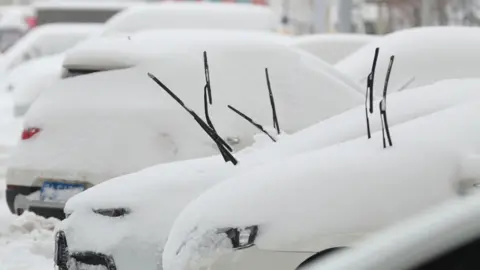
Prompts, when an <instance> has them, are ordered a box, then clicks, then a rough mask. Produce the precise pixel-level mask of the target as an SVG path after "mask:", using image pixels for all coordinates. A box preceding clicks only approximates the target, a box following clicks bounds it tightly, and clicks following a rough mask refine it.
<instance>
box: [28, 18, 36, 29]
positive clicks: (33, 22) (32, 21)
mask: <svg viewBox="0 0 480 270" xmlns="http://www.w3.org/2000/svg"><path fill="white" fill-rule="evenodd" d="M25 22H26V23H27V25H28V28H33V27H35V26H37V18H36V17H25Z"/></svg>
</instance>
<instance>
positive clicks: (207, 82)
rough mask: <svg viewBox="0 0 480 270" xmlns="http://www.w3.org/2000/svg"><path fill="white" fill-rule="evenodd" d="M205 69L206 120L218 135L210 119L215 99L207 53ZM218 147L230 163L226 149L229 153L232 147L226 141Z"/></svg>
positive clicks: (204, 53)
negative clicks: (209, 108)
mask: <svg viewBox="0 0 480 270" xmlns="http://www.w3.org/2000/svg"><path fill="white" fill-rule="evenodd" d="M203 69H204V72H205V86H204V87H203V106H204V110H205V120H206V121H207V125H208V126H209V127H210V128H211V129H212V130H213V131H214V132H215V133H217V131H216V130H215V127H214V126H213V123H212V120H211V119H210V114H209V110H208V106H209V105H212V103H213V98H212V86H211V84H210V69H209V67H208V57H207V52H206V51H204V52H203ZM222 141H223V140H222ZM216 143H217V142H216ZM223 143H225V144H223ZM217 146H218V150H219V151H220V154H222V156H223V159H224V160H225V161H228V160H229V159H230V158H229V157H228V154H227V153H226V152H225V148H226V149H228V151H230V152H232V148H231V147H230V145H228V144H227V143H226V142H225V141H223V142H222V145H217Z"/></svg>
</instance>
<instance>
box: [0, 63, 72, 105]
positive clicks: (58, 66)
mask: <svg viewBox="0 0 480 270" xmlns="http://www.w3.org/2000/svg"><path fill="white" fill-rule="evenodd" d="M63 58H64V55H63V54H56V55H52V56H45V57H40V58H38V59H34V60H32V61H28V62H26V63H24V64H21V65H20V66H18V67H16V68H14V69H13V70H12V71H11V72H10V73H9V74H8V76H7V78H6V82H5V83H6V85H7V88H8V90H9V91H13V98H14V103H15V106H23V107H28V106H30V104H32V103H33V102H34V101H35V99H37V97H38V96H39V95H40V93H41V92H43V91H44V90H46V89H48V88H49V87H50V86H52V85H53V84H54V83H55V82H56V81H58V80H60V78H61V75H62V71H63V68H62V62H63Z"/></svg>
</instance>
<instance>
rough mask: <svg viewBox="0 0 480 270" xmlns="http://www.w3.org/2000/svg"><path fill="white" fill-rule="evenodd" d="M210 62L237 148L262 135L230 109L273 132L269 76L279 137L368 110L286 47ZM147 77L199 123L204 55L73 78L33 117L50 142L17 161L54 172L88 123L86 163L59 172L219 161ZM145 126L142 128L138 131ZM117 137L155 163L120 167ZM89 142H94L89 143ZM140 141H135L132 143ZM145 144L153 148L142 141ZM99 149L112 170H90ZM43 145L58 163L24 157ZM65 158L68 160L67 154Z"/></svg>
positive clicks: (244, 51)
mask: <svg viewBox="0 0 480 270" xmlns="http://www.w3.org/2000/svg"><path fill="white" fill-rule="evenodd" d="M208 60H209V67H210V74H211V75H210V78H211V81H212V82H211V84H212V89H213V98H214V100H216V101H215V103H214V104H218V105H214V106H213V107H212V109H211V115H212V119H214V120H213V122H214V123H215V128H216V130H218V132H219V134H222V137H224V138H229V137H230V138H239V143H238V144H237V147H239V148H240V147H245V146H248V145H250V144H251V143H252V142H253V139H252V135H253V134H255V133H256V131H257V130H256V129H255V128H254V127H252V126H251V125H250V124H249V123H248V122H246V121H245V120H244V119H242V118H240V117H238V116H237V115H236V114H234V113H233V112H231V111H230V110H229V109H228V108H227V107H226V106H227V105H232V106H234V107H236V108H237V109H239V110H242V111H244V112H245V113H246V114H248V115H249V116H251V117H252V118H253V119H256V121H259V122H263V123H270V122H271V111H270V102H269V99H268V91H267V85H266V79H265V68H268V69H269V73H270V79H271V82H272V89H274V90H272V91H274V92H275V99H276V103H277V109H278V115H279V118H280V119H283V122H284V123H283V124H282V129H284V130H285V131H286V132H295V131H297V130H300V129H302V128H305V127H307V126H309V125H311V124H313V123H316V122H318V121H320V120H322V119H325V118H328V117H331V116H333V115H335V114H338V113H340V112H343V111H345V110H348V109H350V108H352V107H354V106H357V105H358V104H361V103H362V102H363V95H361V94H360V93H358V92H357V90H356V89H353V88H351V87H350V86H349V85H347V84H345V83H344V82H343V81H341V80H340V79H337V78H335V77H333V76H332V75H330V73H328V72H326V71H324V70H323V69H322V68H321V66H322V65H323V63H322V62H321V61H320V60H318V59H317V58H315V57H314V56H311V55H310V54H305V53H303V52H302V51H300V50H298V49H295V48H291V47H288V46H285V45H282V44H279V43H275V42H271V43H266V42H264V43H262V44H261V45H260V46H259V45H258V44H257V43H253V44H250V45H249V44H247V43H243V44H238V45H236V46H230V47H225V48H223V47H222V49H218V50H216V49H212V50H209V51H208ZM147 72H151V73H152V74H154V75H156V76H158V78H159V79H160V80H162V81H163V82H164V83H165V84H166V85H167V86H169V87H170V88H171V89H172V91H174V92H175V93H177V94H178V95H179V96H180V97H181V98H182V99H184V101H185V103H186V104H188V106H189V107H191V108H193V109H195V110H196V111H197V112H198V113H199V114H202V112H203V110H204V107H203V88H204V85H205V71H204V61H203V58H202V52H201V51H199V52H190V53H180V54H176V53H174V52H172V53H169V54H165V55H162V57H159V58H157V59H156V61H154V62H149V63H145V64H142V65H139V66H136V67H133V68H128V69H123V70H115V71H107V72H98V73H94V74H91V75H83V76H78V77H73V78H69V79H66V80H62V81H59V82H57V83H56V84H55V85H54V86H52V88H51V89H49V90H48V91H45V92H44V93H42V95H41V96H40V98H39V99H38V100H37V101H36V102H35V103H34V104H33V106H32V107H31V109H30V110H29V112H28V113H27V115H26V120H25V123H26V125H27V126H43V127H45V128H44V130H43V131H42V132H43V134H45V135H42V136H38V137H37V138H36V143H35V144H28V145H25V147H24V149H23V150H22V145H21V146H20V147H19V150H18V151H19V152H22V151H25V152H24V154H21V153H19V154H18V155H19V158H17V159H16V161H18V163H20V164H22V165H23V166H31V164H32V163H34V164H35V166H47V164H52V162H51V160H52V159H55V160H58V159H61V158H60V157H55V155H59V154H58V153H56V150H55V149H56V148H57V146H56V145H51V144H52V143H53V141H56V140H57V139H56V137H57V136H63V135H61V134H63V133H69V132H74V130H76V129H79V128H81V127H82V126H83V124H85V125H87V124H88V123H91V124H92V127H88V128H86V130H84V131H82V132H81V133H82V136H81V138H82V139H81V140H80V141H79V142H77V141H74V142H72V143H71V144H70V146H71V147H74V148H75V149H76V151H78V156H79V158H81V159H82V162H79V161H78V160H75V162H73V161H72V163H71V164H63V161H62V160H59V162H58V163H55V166H58V168H57V169H59V168H62V166H64V167H67V168H72V167H77V166H79V167H81V168H82V169H84V170H86V171H91V170H92V171H95V172H98V171H100V172H105V171H106V172H118V171H119V173H122V174H123V173H126V172H133V171H136V170H139V169H142V168H145V167H148V166H152V165H155V164H159V163H162V162H168V161H174V160H183V159H188V158H194V157H200V156H208V155H212V154H216V153H218V152H217V149H216V147H215V145H214V143H213V142H212V141H211V140H210V138H208V136H207V135H206V134H205V133H204V132H203V131H202V130H201V129H200V127H198V125H197V124H196V123H195V121H194V120H193V119H192V118H191V117H190V115H188V114H187V113H186V112H185V111H184V110H183V109H182V108H181V107H180V106H179V104H177V103H176V102H175V101H174V100H173V99H171V98H169V97H168V95H166V93H165V92H164V91H163V90H162V89H161V88H160V87H159V86H157V85H156V84H155V83H154V82H153V81H152V80H151V79H150V78H149V77H148V76H147ZM119 78H121V79H119ZM215 89H218V90H215ZM254 93H260V95H261V93H264V94H265V95H266V96H265V98H264V99H262V98H253V95H254ZM255 97H257V95H256V94H255ZM102 118H103V119H112V118H113V119H115V120H113V121H114V123H116V124H112V125H113V127H111V128H110V129H105V128H104V124H102V123H103V122H102V121H100V120H96V119H102ZM85 119H88V120H85ZM120 119H122V120H121V121H120ZM139 119H143V120H139ZM171 119H175V120H176V121H172V120H171ZM104 121H107V120H104ZM119 121H120V122H119ZM57 125H62V126H64V128H61V131H60V132H59V134H56V135H55V134H52V135H51V136H47V132H50V131H51V132H53V133H54V132H55V130H56V129H55V128H48V126H52V127H54V126H57ZM72 125H73V126H72ZM125 125H127V126H128V125H133V126H135V128H131V129H126V128H125ZM143 125H145V127H144V128H140V127H138V126H143ZM67 126H68V127H69V128H67ZM70 126H72V127H70ZM114 128H117V129H119V131H118V132H119V133H120V134H124V135H123V136H127V137H128V138H130V139H128V140H129V141H132V140H133V141H135V142H138V144H137V143H135V144H133V143H132V144H131V146H128V148H129V149H130V148H133V149H130V150H129V151H143V150H145V151H144V152H148V153H152V154H151V156H148V155H146V154H143V155H144V156H145V159H148V160H149V161H148V162H146V161H145V159H142V158H140V157H135V158H134V157H133V156H132V157H131V158H127V159H125V160H124V161H118V159H115V158H114V157H115V156H118V155H119V151H121V152H123V150H122V149H123V147H120V148H118V147H116V145H115V144H112V143H110V141H111V138H110V136H107V134H111V133H112V132H113V131H114V130H115V129H114ZM49 130H50V131H49ZM101 132H103V133H102V134H103V135H102V134H101ZM60 133H61V134H60ZM127 134H128V135H127ZM159 134H164V135H162V136H163V137H164V138H163V137H162V138H158V136H161V135H159ZM69 136H72V135H69ZM88 136H91V138H92V139H91V140H88ZM135 136H137V137H138V140H135V139H132V138H134V137H135ZM66 137H68V136H67V135H64V138H66ZM74 137H75V136H74ZM127 137H126V138H127ZM143 137H146V138H145V139H143V140H142V139H140V138H143ZM71 139H72V140H74V139H75V138H71ZM43 140H45V141H43ZM49 140H52V141H49ZM102 140H103V141H104V140H107V141H108V142H109V143H104V145H102V148H109V147H111V148H113V149H108V151H107V150H105V151H101V152H102V153H103V154H104V155H106V156H104V158H102V159H103V160H111V162H114V163H115V164H114V165H112V164H108V162H105V163H103V162H102V163H99V162H94V161H93V160H91V162H90V161H88V159H85V158H84V157H85V156H88V155H90V153H88V152H89V151H93V152H95V151H96V150H95V149H93V150H92V147H91V146H90V147H89V145H90V144H91V141H94V142H96V143H99V144H100V142H102ZM37 143H38V145H43V146H38V147H47V148H48V149H49V150H48V151H44V150H38V153H42V155H45V154H46V155H50V153H51V155H54V156H51V157H50V158H42V159H41V160H38V161H35V162H32V161H31V159H30V158H29V155H27V153H28V152H31V149H30V150H29V147H30V145H32V146H33V145H37ZM83 144H86V145H83ZM152 144H153V145H156V146H157V147H158V149H157V150H158V151H154V150H153V148H152ZM66 145H69V144H68V143H66V144H65V145H63V144H59V145H58V149H57V150H59V151H60V150H61V149H64V148H65V147H67V146H66ZM129 145H130V144H129ZM35 147H37V146H35ZM82 148H83V149H82ZM117 148H118V149H117ZM72 151H73V150H72ZM62 153H66V152H65V151H63V150H62ZM97 154H98V153H97ZM30 156H31V155H30ZM82 157H83V158H82ZM31 158H32V159H35V157H31ZM13 159H15V158H13ZM83 160H85V164H83ZM65 162H67V161H65ZM68 162H70V161H68ZM90 163H92V164H90ZM117 163H118V164H117ZM124 163H128V164H124ZM25 164H28V165H25ZM42 164H44V165H42ZM110 165H111V166H110ZM48 166H52V165H48ZM80 171H81V170H80ZM114 176H117V175H114ZM110 177H112V174H111V175H110Z"/></svg>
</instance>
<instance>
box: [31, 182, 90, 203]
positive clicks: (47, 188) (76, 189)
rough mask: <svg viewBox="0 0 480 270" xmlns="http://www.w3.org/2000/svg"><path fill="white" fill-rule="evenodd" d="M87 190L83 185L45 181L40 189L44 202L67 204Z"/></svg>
mask: <svg viewBox="0 0 480 270" xmlns="http://www.w3.org/2000/svg"><path fill="white" fill-rule="evenodd" d="M84 190H85V185H83V184H72V183H62V182H52V181H45V182H44V183H43V185H42V188H41V189H40V199H41V200H42V201H55V202H66V201H67V200H68V199H70V198H71V197H73V196H74V195H76V194H78V193H80V192H82V191H84Z"/></svg>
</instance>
